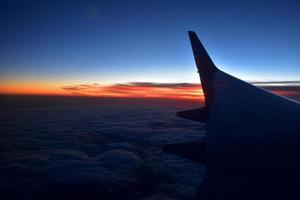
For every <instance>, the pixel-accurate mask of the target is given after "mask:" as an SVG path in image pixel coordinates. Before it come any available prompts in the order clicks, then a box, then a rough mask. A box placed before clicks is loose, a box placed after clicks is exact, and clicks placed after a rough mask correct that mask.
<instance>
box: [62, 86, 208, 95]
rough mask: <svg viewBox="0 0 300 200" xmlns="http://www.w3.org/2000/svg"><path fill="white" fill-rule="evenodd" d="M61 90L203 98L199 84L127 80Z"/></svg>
mask: <svg viewBox="0 0 300 200" xmlns="http://www.w3.org/2000/svg"><path fill="white" fill-rule="evenodd" d="M62 89H63V90H65V91H67V92H70V93H71V94H77V95H88V96H103V97H135V98H136V97H137V98H182V99H199V97H200V99H203V92H202V89H201V85H200V84H193V83H155V82H129V83H119V84H113V85H99V84H81V85H74V86H64V87H62Z"/></svg>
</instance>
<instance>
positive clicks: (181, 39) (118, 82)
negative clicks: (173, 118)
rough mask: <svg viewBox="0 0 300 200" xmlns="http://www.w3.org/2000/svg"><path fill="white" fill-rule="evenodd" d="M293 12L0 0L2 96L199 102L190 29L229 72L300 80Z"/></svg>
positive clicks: (259, 7) (199, 4)
mask: <svg viewBox="0 0 300 200" xmlns="http://www.w3.org/2000/svg"><path fill="white" fill-rule="evenodd" d="M299 10H300V3H299V1H286V0H285V1H275V0H274V1H183V0H182V1H176V0H172V1H169V0H166V1H155V0H153V1H138V0H136V1H134V0H128V1H114V0H112V1H76V0H74V1H71V0H70V1H55V0H54V1H46V0H42V1H32V0H18V1H15V0H9V1H6V0H3V1H1V3H0V28H1V36H0V44H1V45H0V93H2V94H63V95H65V94H69V95H100V96H122V95H123V96H126V95H128V96H134V97H136V96H147V95H148V96H151V97H159V96H164V95H169V96H174V95H175V96H176V93H177V94H178V92H179V93H180V94H181V93H182V96H183V97H187V96H191V95H192V96H193V95H194V94H196V96H197V95H198V96H199V94H200V95H201V94H202V92H201V90H200V87H198V86H197V87H195V84H196V83H199V78H198V74H197V73H196V67H195V64H194V59H193V55H192V51H191V47H190V44H189V39H188V35H187V31H188V30H193V31H195V32H196V33H197V34H198V36H199V38H200V40H201V41H202V42H203V44H204V46H205V47H206V49H207V51H208V53H209V54H210V56H211V58H212V59H213V60H214V62H215V64H216V65H217V66H218V67H219V68H220V69H221V70H223V71H225V72H227V73H230V74H232V75H234V76H236V77H238V78H240V79H243V80H246V81H252V82H253V81H254V82H257V81H258V82H259V81H260V82H269V81H271V82H274V81H275V82H276V81H279V82H282V81H298V80H299V79H300V59H299V58H300V39H299V35H300V13H299ZM186 83H188V84H190V85H186ZM178 84H183V85H184V86H185V88H182V87H181V88H180V89H178ZM124 85H127V87H124ZM119 86H120V87H119ZM137 86H138V87H137ZM190 86H191V87H190ZM82 88H83V89H82ZM95 88H96V90H95ZM103 88H104V90H105V91H103ZM107 88H109V89H110V90H108V89H107ZM116 88H117V90H118V92H116V90H114V91H113V92H112V91H111V90H112V89H116ZM149 88H150V89H149ZM174 88H175V89H174ZM184 90H186V91H184ZM126 91H130V94H128V93H126ZM136 91H137V93H135V92H136ZM132 92H134V94H132Z"/></svg>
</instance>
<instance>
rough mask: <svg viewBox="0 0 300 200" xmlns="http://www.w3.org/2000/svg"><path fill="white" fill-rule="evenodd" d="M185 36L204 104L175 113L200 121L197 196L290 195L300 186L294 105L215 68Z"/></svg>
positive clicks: (299, 132) (299, 135)
mask: <svg viewBox="0 0 300 200" xmlns="http://www.w3.org/2000/svg"><path fill="white" fill-rule="evenodd" d="M189 37H190V41H191V46H192V49H193V53H194V58H195V62H196V65H197V68H198V73H199V75H200V79H201V84H202V88H203V92H204V96H205V107H204V108H202V109H195V110H191V111H182V112H179V113H178V114H177V115H178V116H181V117H184V118H186V119H192V120H195V121H200V122H206V141H207V144H206V147H207V150H206V151H207V152H206V164H207V178H206V181H204V183H203V188H206V189H202V190H201V191H202V196H203V194H204V193H206V195H208V196H209V195H210V196H211V195H212V194H213V196H214V198H210V199H227V197H228V199H229V198H231V199H232V198H233V199H235V197H236V198H237V199H241V198H242V199H245V195H244V196H243V197H242V196H241V195H242V194H243V193H245V192H246V193H249V195H248V197H250V196H251V197H258V196H252V195H254V194H256V195H257V194H258V193H260V195H262V196H261V197H264V195H265V197H266V198H269V197H270V195H271V196H272V195H273V197H274V194H276V195H275V196H276V197H279V196H280V197H282V195H283V194H284V197H287V196H286V195H287V194H290V195H291V194H294V193H293V192H291V191H295V188H297V187H299V186H300V104H299V103H298V102H295V101H293V100H290V99H288V98H285V97H282V96H279V95H276V94H273V93H271V92H268V91H266V90H264V89H262V88H258V87H256V86H254V85H251V84H249V83H247V82H244V81H242V80H239V79H238V78H235V77H233V76H231V75H229V74H226V73H225V72H223V71H221V70H220V69H218V68H217V67H216V66H215V64H214V63H213V61H212V60H211V58H210V57H209V55H208V53H207V52H206V50H205V48H204V47H203V45H202V44H201V42H200V40H199V39H198V37H197V35H196V33H195V32H192V31H189ZM197 115H198V116H197ZM194 153H195V152H194ZM274 180H275V181H274ZM262 188H263V189H262ZM292 188H294V190H292ZM208 191H210V194H207V193H209V192H208ZM251 191H252V192H251ZM287 191H289V192H287ZM200 193H201V192H200ZM251 194H252V195H251ZM226 195H227V196H226ZM204 196H205V195H204ZM298 196H299V194H298ZM206 198H208V197H207V196H206ZM259 199H263V198H259ZM271 199H276V198H275V197H274V198H271ZM299 199H300V198H299Z"/></svg>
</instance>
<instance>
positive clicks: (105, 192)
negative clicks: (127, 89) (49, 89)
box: [0, 96, 205, 200]
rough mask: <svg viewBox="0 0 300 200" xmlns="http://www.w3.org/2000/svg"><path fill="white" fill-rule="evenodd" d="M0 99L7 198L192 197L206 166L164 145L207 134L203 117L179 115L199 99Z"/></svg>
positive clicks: (1, 172)
mask: <svg viewBox="0 0 300 200" xmlns="http://www.w3.org/2000/svg"><path fill="white" fill-rule="evenodd" d="M5 98H7V99H5ZM0 106H1V111H2V112H1V115H0V193H1V197H2V198H3V199H30V200H32V199H84V198H86V197H88V198H89V199H143V198H145V199H155V198H158V197H159V198H161V199H187V198H190V197H191V196H192V195H193V194H194V193H195V191H196V190H197V188H198V186H199V183H200V181H201V180H202V178H203V174H204V173H205V166H203V165H200V164H198V163H194V162H192V161H189V160H186V159H183V158H180V157H177V156H172V155H169V154H167V153H164V152H163V151H162V150H161V146H160V145H161V144H165V143H169V142H174V141H187V140H195V139H199V138H202V137H203V134H201V133H203V124H199V123H195V122H192V121H186V120H183V119H180V118H177V117H176V116H175V113H176V112H177V111H178V110H183V109H188V108H191V107H198V106H200V105H199V103H196V102H192V101H191V102H190V104H187V103H186V102H182V101H174V100H153V99H146V100H145V99H139V100H137V99H110V100H107V99H99V98H81V97H29V96H27V97H17V96H15V97H12V96H10V97H3V98H2V103H1V104H0Z"/></svg>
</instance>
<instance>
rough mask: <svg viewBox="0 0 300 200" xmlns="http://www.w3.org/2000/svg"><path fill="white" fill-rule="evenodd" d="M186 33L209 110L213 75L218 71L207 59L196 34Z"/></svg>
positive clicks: (206, 54)
mask: <svg viewBox="0 0 300 200" xmlns="http://www.w3.org/2000/svg"><path fill="white" fill-rule="evenodd" d="M188 33H189V37H190V41H191V45H192V49H193V53H194V58H195V62H196V65H197V68H198V73H199V75H200V80H201V86H202V89H203V92H204V97H205V106H207V107H208V108H209V107H210V104H211V101H212V98H213V75H214V73H215V72H217V71H219V69H218V68H217V67H216V66H215V64H214V63H213V61H212V60H211V58H210V57H209V55H208V53H207V52H206V50H205V48H204V47H203V45H202V43H201V42H200V40H199V38H198V37H197V35H196V33H195V32H193V31H188Z"/></svg>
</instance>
